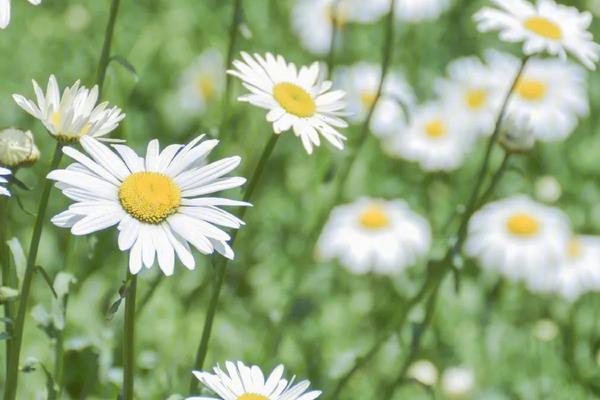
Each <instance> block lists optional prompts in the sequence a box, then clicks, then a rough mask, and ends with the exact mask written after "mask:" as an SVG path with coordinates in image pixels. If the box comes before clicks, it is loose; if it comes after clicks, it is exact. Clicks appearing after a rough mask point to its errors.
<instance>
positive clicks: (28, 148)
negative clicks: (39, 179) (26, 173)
mask: <svg viewBox="0 0 600 400" xmlns="http://www.w3.org/2000/svg"><path fill="white" fill-rule="evenodd" d="M39 158H40V151H39V149H38V148H37V146H36V145H35V141H34V140H33V135H32V133H31V131H22V130H20V129H16V128H7V129H3V130H1V131H0V165H4V166H6V167H9V168H18V167H24V166H28V165H32V164H34V163H35V162H36V161H37V160H39Z"/></svg>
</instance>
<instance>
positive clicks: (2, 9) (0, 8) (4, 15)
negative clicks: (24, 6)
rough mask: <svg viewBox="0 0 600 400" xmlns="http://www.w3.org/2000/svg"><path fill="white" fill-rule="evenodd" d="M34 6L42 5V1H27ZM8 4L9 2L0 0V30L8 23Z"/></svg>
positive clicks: (9, 0) (8, 0)
mask: <svg viewBox="0 0 600 400" xmlns="http://www.w3.org/2000/svg"><path fill="white" fill-rule="evenodd" d="M27 1H29V2H30V3H31V4H33V5H34V6H37V5H39V4H41V3H42V0H27ZM10 2H11V0H0V29H4V28H6V27H7V26H8V24H9V23H10Z"/></svg>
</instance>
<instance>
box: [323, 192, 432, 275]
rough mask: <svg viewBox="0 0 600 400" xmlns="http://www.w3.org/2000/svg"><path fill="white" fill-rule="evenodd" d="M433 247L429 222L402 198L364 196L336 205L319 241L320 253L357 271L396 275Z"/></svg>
mask: <svg viewBox="0 0 600 400" xmlns="http://www.w3.org/2000/svg"><path fill="white" fill-rule="evenodd" d="M430 246H431V229H430V227H429V223H428V222H427V220H425V219H424V218H423V217H421V216H420V215H418V214H416V213H415V212H413V211H412V210H411V209H410V208H409V207H408V205H407V204H406V203H405V202H404V201H402V200H392V201H386V200H380V199H370V198H361V199H358V200H356V201H355V202H353V203H351V204H346V205H342V206H338V207H336V208H335V209H334V210H333V211H332V212H331V215H330V216H329V220H328V221H327V224H326V225H325V227H324V228H323V232H322V233H321V237H320V238H319V241H318V243H317V256H318V257H319V258H320V259H322V260H325V261H329V260H333V259H338V260H339V262H340V264H342V265H343V266H344V267H346V268H347V269H348V270H349V271H351V272H353V273H355V274H365V273H367V272H370V271H373V272H375V273H378V274H395V273H398V272H401V271H403V270H404V269H406V268H407V267H410V266H412V265H414V264H415V263H416V262H417V261H418V259H419V258H421V257H422V256H424V255H425V254H427V252H428V251H429V248H430Z"/></svg>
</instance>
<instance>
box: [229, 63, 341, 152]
mask: <svg viewBox="0 0 600 400" xmlns="http://www.w3.org/2000/svg"><path fill="white" fill-rule="evenodd" d="M242 58H243V60H244V61H239V60H236V61H234V62H233V65H234V67H235V70H230V71H228V72H229V73H230V74H232V75H233V76H236V77H238V78H240V79H241V80H242V81H243V84H244V87H246V89H248V90H249V91H250V92H251V93H249V94H246V95H243V96H241V97H240V98H239V100H240V101H246V102H249V103H251V104H253V105H255V106H257V107H260V108H265V109H267V110H269V112H268V113H267V121H269V122H272V123H273V130H274V131H275V133H281V132H285V131H288V130H290V129H293V130H294V133H295V134H296V136H298V137H300V139H301V140H302V144H303V145H304V148H305V149H306V152H307V153H308V154H311V153H312V151H313V146H316V147H319V145H320V144H321V140H320V137H319V135H322V136H323V137H324V138H325V139H326V140H327V141H329V142H330V143H331V144H332V145H334V146H335V147H336V148H338V149H340V150H341V149H343V148H344V140H346V137H345V136H344V135H342V134H341V133H339V132H338V130H337V128H345V127H347V126H348V124H347V123H346V122H345V121H344V120H342V119H341V118H340V117H341V116H343V115H345V112H344V111H343V110H344V108H345V103H344V102H343V101H342V99H343V97H344V96H345V93H344V92H343V91H341V90H330V88H331V86H332V83H331V82H330V81H321V80H320V79H319V63H317V62H315V63H313V64H312V65H311V66H310V67H305V66H303V67H301V68H300V69H299V70H298V68H297V67H296V65H294V64H293V63H289V64H288V63H287V62H286V61H285V59H284V58H283V57H282V56H276V57H275V56H273V55H272V54H271V53H267V54H266V56H265V57H262V56H260V55H259V54H254V56H251V55H249V54H248V53H245V52H242Z"/></svg>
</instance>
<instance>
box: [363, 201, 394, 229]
mask: <svg viewBox="0 0 600 400" xmlns="http://www.w3.org/2000/svg"><path fill="white" fill-rule="evenodd" d="M359 221H360V224H361V225H362V227H363V228H366V229H381V228H385V227H386V226H388V225H389V223H390V220H389V218H388V216H387V214H386V213H385V210H384V209H383V207H382V206H381V205H379V204H371V205H369V206H368V207H367V209H366V210H365V211H363V213H362V214H361V215H360V218H359Z"/></svg>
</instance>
